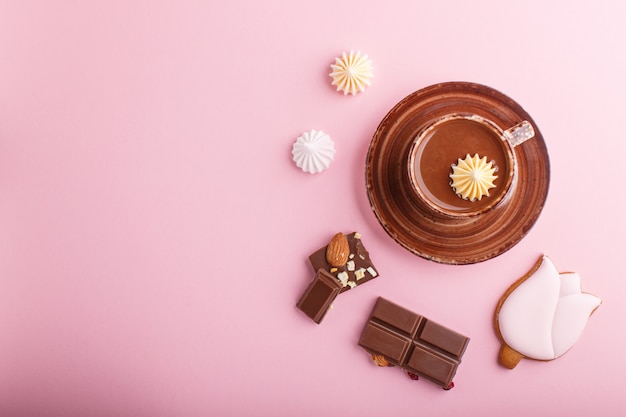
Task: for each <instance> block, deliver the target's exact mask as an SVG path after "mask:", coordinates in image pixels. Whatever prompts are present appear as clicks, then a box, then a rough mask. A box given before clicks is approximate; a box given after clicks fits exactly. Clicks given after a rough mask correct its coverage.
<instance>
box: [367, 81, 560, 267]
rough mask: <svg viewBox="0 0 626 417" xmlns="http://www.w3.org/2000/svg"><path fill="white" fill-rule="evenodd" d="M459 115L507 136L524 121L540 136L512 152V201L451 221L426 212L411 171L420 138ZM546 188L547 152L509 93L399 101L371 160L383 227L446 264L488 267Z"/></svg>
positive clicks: (466, 90) (418, 95) (465, 90)
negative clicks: (486, 123) (428, 128)
mask: <svg viewBox="0 0 626 417" xmlns="http://www.w3.org/2000/svg"><path fill="white" fill-rule="evenodd" d="M458 113H470V114H476V115H478V116H481V117H484V118H486V119H490V120H491V121H493V122H494V123H496V124H497V125H499V126H500V127H501V128H502V129H503V130H504V129H508V128H509V127H511V126H514V125H517V124H518V123H521V122H522V121H524V120H527V121H529V122H530V123H531V124H532V125H533V127H534V130H535V137H534V138H533V139H530V140H528V141H527V142H524V143H523V144H521V145H519V146H517V147H516V148H515V150H514V152H515V157H516V158H517V169H518V171H517V186H516V188H515V189H514V190H513V191H512V194H511V195H510V197H509V198H507V199H506V200H503V201H502V202H501V204H499V205H497V206H495V207H494V208H493V209H491V210H489V211H487V212H485V213H482V214H480V215H478V216H474V217H467V218H450V217H446V216H444V215H441V214H438V213H436V212H433V211H432V210H429V209H428V208H427V207H425V206H424V205H423V204H422V203H421V202H420V201H419V198H417V196H416V193H415V190H414V189H413V188H412V186H411V181H410V178H409V174H408V169H407V159H408V158H409V153H410V150H411V145H412V143H413V141H414V140H415V138H416V136H417V135H418V134H419V132H420V131H422V130H423V129H424V127H425V126H428V125H430V124H432V123H433V122H434V121H436V120H437V119H439V118H440V117H443V116H446V115H449V114H458ZM549 183H550V163H549V159H548V152H547V149H546V145H545V142H544V140H543V136H542V135H541V132H540V131H539V129H538V128H537V126H536V125H535V123H534V121H533V120H532V118H531V117H530V115H529V114H528V113H526V111H525V110H524V109H522V107H521V106H520V105H519V104H517V103H516V102H515V101H513V100H512V99H510V98H509V97H507V96H505V95H504V94H502V93H500V92H498V91H496V90H494V89H492V88H490V87H486V86H484V85H479V84H473V83H466V82H448V83H441V84H436V85H432V86H430V87H426V88H424V89H422V90H419V91H416V92H415V93H413V94H411V95H409V96H408V97H406V98H404V99H403V100H402V101H400V102H399V103H398V104H397V105H396V106H395V107H394V108H393V109H391V111H390V112H389V113H388V114H387V115H386V116H385V118H384V119H383V120H382V121H381V123H380V125H379V126H378V129H377V130H376V132H375V133H374V137H373V138H372V142H371V144H370V148H369V151H368V155H367V161H366V186H367V193H368V198H369V201H370V204H371V207H372V210H373V211H374V213H375V214H376V217H377V218H378V220H379V222H380V223H381V225H382V226H383V228H384V229H385V230H386V231H387V233H388V234H389V235H390V236H391V237H392V238H393V239H394V240H395V241H396V242H398V243H399V244H400V245H402V246H403V247H405V248H406V249H408V250H409V251H411V252H413V253H414V254H416V255H419V256H421V257H423V258H426V259H429V260H433V261H435V262H440V263H445V264H455V265H462V264H471V263H476V262H482V261H486V260H488V259H491V258H493V257H495V256H498V255H500V254H502V253H504V252H506V251H507V250H509V249H510V248H511V247H513V246H514V245H515V244H517V243H518V242H519V241H520V240H521V239H522V238H523V237H524V236H525V235H526V234H527V233H528V231H529V230H530V229H531V227H532V226H533V225H534V224H535V222H536V220H537V218H538V217H539V214H540V213H541V210H542V209H543V206H544V203H545V200H546V197H547V195H548V187H549Z"/></svg>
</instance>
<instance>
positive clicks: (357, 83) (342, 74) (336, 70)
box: [328, 51, 374, 95]
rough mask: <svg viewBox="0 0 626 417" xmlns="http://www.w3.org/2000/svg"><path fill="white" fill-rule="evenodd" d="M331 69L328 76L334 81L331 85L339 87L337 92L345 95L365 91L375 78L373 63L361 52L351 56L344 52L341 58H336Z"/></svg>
mask: <svg viewBox="0 0 626 417" xmlns="http://www.w3.org/2000/svg"><path fill="white" fill-rule="evenodd" d="M330 68H331V69H332V72H331V73H330V74H328V75H330V77H332V79H333V82H332V84H331V85H335V86H337V91H342V92H343V94H344V95H346V94H352V95H356V93H358V92H359V91H360V92H363V91H365V87H366V86H369V85H370V84H371V81H370V79H371V78H372V77H373V76H374V67H373V66H372V61H371V60H370V59H369V58H368V57H367V55H361V52H360V51H359V52H356V53H355V52H354V51H350V53H349V54H347V53H345V52H344V53H343V54H342V55H341V57H336V58H335V63H334V64H331V65H330Z"/></svg>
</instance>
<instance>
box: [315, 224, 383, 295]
mask: <svg viewBox="0 0 626 417" xmlns="http://www.w3.org/2000/svg"><path fill="white" fill-rule="evenodd" d="M346 238H347V239H348V245H349V247H350V255H349V256H348V261H347V262H346V264H345V265H342V266H339V267H333V266H331V265H330V264H329V263H328V261H327V260H326V248H327V246H328V245H326V246H324V247H322V248H320V249H318V250H317V251H315V252H314V253H313V254H311V256H309V261H310V262H311V265H312V266H313V270H314V271H318V270H319V269H323V270H324V271H326V272H328V273H330V274H331V275H333V276H334V277H335V278H336V279H337V280H338V281H339V282H341V286H342V287H341V291H340V292H345V291H348V290H349V289H350V288H354V287H356V286H357V285H361V284H364V283H366V282H368V281H371V280H372V279H374V278H376V277H377V276H378V270H377V269H376V267H375V266H374V265H373V264H372V260H371V259H370V255H369V252H368V251H367V250H366V249H365V246H363V242H362V241H361V235H360V234H359V233H356V232H354V233H350V234H349V235H346Z"/></svg>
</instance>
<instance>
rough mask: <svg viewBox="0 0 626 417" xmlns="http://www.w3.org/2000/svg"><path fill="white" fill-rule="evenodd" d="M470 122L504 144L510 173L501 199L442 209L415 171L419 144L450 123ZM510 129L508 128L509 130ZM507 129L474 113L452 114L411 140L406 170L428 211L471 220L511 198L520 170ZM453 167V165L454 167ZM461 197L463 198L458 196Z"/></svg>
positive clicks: (498, 197)
mask: <svg viewBox="0 0 626 417" xmlns="http://www.w3.org/2000/svg"><path fill="white" fill-rule="evenodd" d="M460 119H463V120H469V121H471V122H475V123H479V124H481V125H483V126H486V127H487V128H489V129H490V130H491V131H492V132H493V133H494V134H495V136H497V137H498V138H499V139H500V141H501V142H502V144H503V149H504V153H505V156H506V159H507V162H508V165H509V167H510V168H509V169H508V172H507V173H506V177H505V181H504V184H503V186H502V190H501V191H500V192H499V193H498V196H497V197H496V198H494V199H493V200H492V201H491V202H490V203H488V204H486V205H481V207H480V208H479V209H476V210H471V209H470V210H452V209H448V208H445V207H442V206H440V205H438V204H436V203H435V202H434V201H432V200H431V199H430V198H429V197H427V196H426V194H425V193H424V192H423V191H422V190H421V187H420V186H419V182H418V180H417V173H416V171H417V170H416V169H415V164H416V160H417V156H418V153H419V151H420V147H419V145H420V144H421V143H422V142H423V140H424V139H425V138H426V137H427V136H428V134H429V133H430V132H432V131H433V130H434V129H436V128H437V127H438V126H440V125H442V124H444V123H448V122H450V121H453V120H460ZM507 128H508V127H507ZM504 130H505V129H502V128H501V127H500V126H498V125H497V124H496V123H495V122H493V121H492V120H489V119H487V118H485V117H482V116H479V115H477V114H474V113H450V114H447V115H444V116H441V117H438V118H437V119H435V120H433V121H432V122H431V123H428V124H426V125H425V126H423V127H422V128H421V129H419V130H418V132H417V133H416V135H415V138H414V139H413V140H412V143H411V147H410V149H409V154H408V156H409V158H408V161H407V167H406V168H407V170H408V175H409V182H410V184H411V188H412V190H413V191H414V192H415V193H416V194H417V197H418V199H419V201H420V202H421V203H423V204H424V205H425V206H426V208H427V209H428V210H429V211H431V212H433V213H436V214H439V215H443V216H445V217H449V218H460V219H463V218H470V217H476V216H478V215H480V214H483V213H486V212H488V211H490V210H492V209H494V208H495V207H497V206H498V205H500V204H502V203H503V202H504V201H506V200H508V199H509V198H510V195H511V193H512V190H513V185H514V184H515V180H516V175H515V173H516V171H517V158H516V157H515V150H514V147H513V145H512V144H511V143H510V142H509V141H508V140H507V139H506V137H505V135H504ZM451 166H452V164H451ZM459 198H462V197H459Z"/></svg>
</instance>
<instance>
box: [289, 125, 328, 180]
mask: <svg viewBox="0 0 626 417" xmlns="http://www.w3.org/2000/svg"><path fill="white" fill-rule="evenodd" d="M291 153H292V154H293V160H294V162H295V163H296V165H297V166H298V167H299V168H301V169H302V171H304V172H308V173H311V174H317V173H318V172H322V171H324V170H325V169H328V167H329V166H330V164H331V162H333V159H334V158H335V143H334V142H333V141H332V139H331V138H330V136H328V135H327V134H326V133H324V132H322V131H321V130H309V131H308V132H304V133H303V134H302V136H299V137H298V139H296V142H295V143H294V144H293V149H292V151H291Z"/></svg>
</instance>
